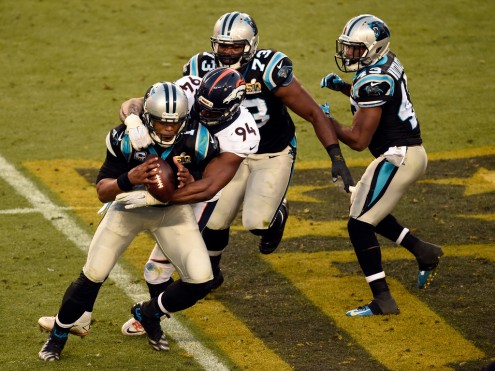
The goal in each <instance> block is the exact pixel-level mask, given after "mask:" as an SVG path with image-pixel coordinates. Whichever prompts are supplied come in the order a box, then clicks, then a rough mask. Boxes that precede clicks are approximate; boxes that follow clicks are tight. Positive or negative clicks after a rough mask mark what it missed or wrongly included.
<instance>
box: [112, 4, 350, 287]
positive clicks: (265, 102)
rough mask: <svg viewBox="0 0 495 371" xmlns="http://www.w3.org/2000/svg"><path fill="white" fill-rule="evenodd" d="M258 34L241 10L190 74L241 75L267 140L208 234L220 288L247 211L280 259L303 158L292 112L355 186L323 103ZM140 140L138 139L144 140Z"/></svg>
mask: <svg viewBox="0 0 495 371" xmlns="http://www.w3.org/2000/svg"><path fill="white" fill-rule="evenodd" d="M258 39H259V36H258V28H257V26H256V24H255V22H254V20H253V18H252V17H251V16H249V15H248V14H245V13H241V12H229V13H226V14H224V15H222V16H221V17H220V18H219V19H218V21H217V22H216V24H215V26H214V28H213V35H212V37H211V45H212V52H204V53H199V54H196V55H195V56H193V57H192V58H191V59H190V60H189V62H188V63H187V64H186V65H185V66H184V70H183V74H184V75H197V76H200V77H201V76H204V75H205V74H206V73H208V71H210V70H212V69H213V68H215V67H218V66H223V67H231V68H234V69H236V70H238V71H239V72H240V73H241V74H242V75H243V77H244V79H245V81H246V85H247V95H246V99H245V100H244V102H243V105H244V106H245V107H246V108H248V109H249V111H250V112H251V113H252V115H253V117H254V118H255V120H256V123H257V125H258V128H259V131H260V135H261V141H260V145H259V148H258V150H257V152H256V153H255V154H250V155H249V156H248V157H247V158H246V159H245V161H243V163H242V165H241V166H240V168H239V170H238V172H237V174H236V176H235V177H234V179H233V180H232V181H231V182H230V183H229V184H228V186H227V187H225V189H224V190H223V191H222V195H221V197H220V199H219V201H218V203H217V205H216V207H215V209H214V211H213V213H212V215H211V217H210V219H209V220H208V224H207V226H206V228H205V229H204V230H203V238H204V239H205V242H206V245H207V247H208V251H209V253H210V256H211V259H212V266H213V271H214V274H215V278H216V279H217V278H218V277H220V279H217V282H219V283H221V281H222V280H223V277H222V273H221V271H220V259H221V255H222V252H223V251H224V249H225V248H226V247H227V244H228V241H229V228H230V225H231V224H232V222H233V220H234V219H235V216H236V215H237V213H238V211H239V210H240V208H241V205H243V208H242V224H243V226H244V227H245V228H246V229H247V230H249V231H250V232H252V233H253V234H255V235H259V236H261V240H260V245H259V249H260V251H261V252H262V253H264V254H269V253H272V252H273V251H274V250H275V249H276V248H277V246H278V245H279V243H280V241H281V239H282V235H283V231H284V228H285V223H286V221H287V217H288V208H287V203H286V200H285V195H286V192H287V189H288V186H289V182H290V179H291V176H292V172H293V169H294V161H295V158H296V136H295V126H294V123H293V121H292V118H291V117H290V115H289V112H288V108H289V109H290V110H292V111H293V112H294V113H296V114H297V115H299V116H300V117H302V118H303V119H305V120H306V121H308V122H310V123H311V124H312V125H313V128H314V131H315V133H316V135H317V136H318V138H319V140H320V142H321V143H322V145H323V146H324V147H325V149H326V150H327V152H328V154H329V156H330V158H331V160H332V177H333V180H334V181H336V180H337V177H338V176H340V177H342V180H343V182H344V188H345V189H346V190H348V189H349V186H350V185H352V184H353V181H352V177H351V175H350V172H349V170H348V168H347V166H346V164H345V161H344V158H343V156H342V153H341V151H340V147H339V144H338V140H337V136H336V134H335V130H334V128H333V127H332V125H330V124H329V121H328V118H326V116H325V115H324V114H323V112H322V111H321V109H320V107H319V105H318V104H317V103H316V102H315V101H314V99H313V98H312V97H311V96H310V95H309V93H308V92H307V91H306V90H305V89H304V88H303V86H302V85H301V84H300V83H299V81H298V80H297V78H296V77H295V76H294V73H293V69H292V61H291V60H290V59H289V58H288V57H287V56H286V55H285V54H284V53H282V52H279V51H276V50H272V49H258ZM140 108H141V103H140V99H139V98H136V99H132V100H129V101H127V102H125V103H124V104H123V105H122V107H121V119H122V120H124V119H125V118H126V117H127V116H128V115H129V114H130V113H139V112H140ZM136 142H138V140H137V141H136Z"/></svg>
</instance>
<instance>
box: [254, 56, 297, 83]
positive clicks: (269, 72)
mask: <svg viewBox="0 0 495 371" xmlns="http://www.w3.org/2000/svg"><path fill="white" fill-rule="evenodd" d="M259 68H262V69H261V70H262V71H264V72H263V81H264V83H265V85H266V86H267V87H268V89H270V90H273V89H275V88H276V87H279V86H287V85H289V84H290V83H291V81H292V79H293V77H294V74H293V71H292V61H291V60H290V59H289V57H287V56H286V55H285V54H284V53H282V52H278V51H275V50H271V49H262V50H259V51H258V52H257V53H256V56H255V59H253V64H252V69H259Z"/></svg>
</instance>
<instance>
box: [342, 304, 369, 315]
mask: <svg viewBox="0 0 495 371" xmlns="http://www.w3.org/2000/svg"><path fill="white" fill-rule="evenodd" d="M345 315H346V316H348V317H358V316H361V317H364V316H373V315H375V313H373V311H372V310H371V308H370V307H369V306H367V305H364V306H362V307H357V308H356V309H353V310H350V311H348V312H347V313H346V314H345Z"/></svg>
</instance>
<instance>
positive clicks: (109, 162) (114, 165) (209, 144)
mask: <svg viewBox="0 0 495 371" xmlns="http://www.w3.org/2000/svg"><path fill="white" fill-rule="evenodd" d="M125 130H126V126H125V125H124V124H121V125H119V126H117V127H115V128H113V129H112V130H111V131H110V132H109V133H108V135H107V137H106V144H107V155H106V158H105V162H104V163H103V165H102V166H101V168H100V172H99V173H98V176H97V179H96V182H97V183H98V182H99V181H100V180H101V179H104V178H113V179H115V178H118V177H119V176H120V175H121V174H124V173H126V172H128V171H129V170H131V169H132V168H134V167H136V166H138V165H140V164H142V163H143V162H144V161H145V159H146V156H147V155H148V154H150V153H152V154H156V155H158V156H160V157H161V158H162V159H164V160H165V161H167V162H168V163H169V164H170V166H172V169H173V170H174V172H175V173H176V172H177V167H176V166H175V164H174V162H173V157H174V156H183V158H187V160H188V161H186V162H184V166H186V167H187V168H188V169H189V171H190V172H191V174H193V175H194V177H195V178H198V177H199V176H200V174H201V173H202V172H203V170H204V169H205V168H206V165H208V163H209V162H210V161H211V160H212V159H213V158H214V157H216V156H218V154H219V153H220V152H219V146H218V141H217V139H216V138H215V137H214V136H213V135H211V134H210V132H209V131H208V130H207V129H206V127H204V126H203V125H201V124H198V123H196V122H193V121H191V120H190V121H189V122H188V123H187V124H186V126H185V128H184V129H183V130H182V132H181V133H180V134H179V135H178V138H177V140H176V142H175V143H174V145H172V146H171V147H169V148H163V147H160V146H158V145H151V146H149V147H148V148H146V149H143V150H141V151H136V150H134V148H133V147H132V146H131V141H130V139H129V136H128V135H127V134H126V133H125ZM176 182H177V180H176Z"/></svg>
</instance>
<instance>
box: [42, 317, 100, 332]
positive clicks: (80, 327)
mask: <svg viewBox="0 0 495 371" xmlns="http://www.w3.org/2000/svg"><path fill="white" fill-rule="evenodd" d="M38 325H39V326H40V328H41V329H42V330H45V331H52V329H53V326H54V325H55V316H46V317H40V319H38ZM90 328H91V314H90V313H88V312H84V314H83V315H82V316H81V317H80V318H79V319H78V320H77V321H76V322H75V323H74V326H72V327H71V329H70V333H71V334H73V335H76V336H80V337H85V336H86V335H88V334H89V329H90Z"/></svg>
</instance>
